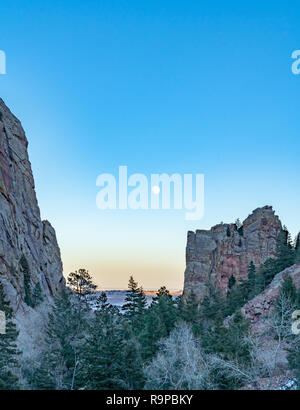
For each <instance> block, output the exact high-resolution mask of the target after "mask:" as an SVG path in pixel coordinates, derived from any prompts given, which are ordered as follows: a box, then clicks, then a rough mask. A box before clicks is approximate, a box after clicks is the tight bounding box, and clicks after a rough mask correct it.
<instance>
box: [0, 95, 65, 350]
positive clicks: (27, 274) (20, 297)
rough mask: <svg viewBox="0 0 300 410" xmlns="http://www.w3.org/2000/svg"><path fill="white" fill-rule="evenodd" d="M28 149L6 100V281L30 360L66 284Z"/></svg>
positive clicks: (2, 256)
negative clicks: (37, 297)
mask: <svg viewBox="0 0 300 410" xmlns="http://www.w3.org/2000/svg"><path fill="white" fill-rule="evenodd" d="M27 146H28V142H27V139H26V136H25V133H24V130H23V128H22V126H21V123H20V121H19V120H18V119H17V118H16V117H15V116H14V115H13V114H12V113H11V112H10V110H9V109H8V108H7V107H6V105H5V104H4V102H3V101H2V100H1V99H0V281H1V282H2V284H3V286H4V289H5V292H6V295H7V297H8V299H9V300H10V303H11V306H12V308H13V310H14V312H15V316H16V322H17V326H18V328H19V330H20V335H19V345H20V347H21V348H22V350H23V352H24V354H25V355H26V354H27V355H30V354H32V352H33V351H34V350H35V349H36V348H37V346H38V344H39V343H40V338H41V336H40V335H39V332H40V331H41V329H42V326H43V323H44V319H45V317H46V314H47V312H48V311H49V307H50V305H51V303H52V301H53V297H54V296H55V295H56V294H57V292H58V291H59V290H61V289H62V288H63V287H64V286H65V281H64V278H63V275H62V262H61V257H60V250H59V247H58V244H57V241H56V235H55V231H54V229H53V228H52V226H51V225H50V223H49V222H47V221H42V220H41V217H40V210H39V207H38V202H37V198H36V194H35V189H34V180H33V176H32V171H31V165H30V162H29V159H28V153H27ZM26 262H27V263H28V266H27V267H26V266H24V265H26ZM38 284H39V285H38ZM38 287H40V290H41V292H40V293H41V295H42V297H43V302H42V303H40V304H39V305H38V306H35V307H32V306H29V305H30V303H29V305H28V303H26V302H25V300H26V296H27V302H28V299H30V298H31V297H33V293H34V290H35V289H38Z"/></svg>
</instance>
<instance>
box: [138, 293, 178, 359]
mask: <svg viewBox="0 0 300 410" xmlns="http://www.w3.org/2000/svg"><path fill="white" fill-rule="evenodd" d="M176 320H177V308H176V304H175V302H174V300H173V298H172V296H171V295H170V293H169V291H168V290H167V289H166V287H165V286H163V287H161V288H160V289H159V290H158V292H157V293H156V296H155V297H154V298H153V300H152V304H151V306H150V307H149V308H148V309H147V311H146V313H145V320H144V330H143V331H142V333H141V336H140V338H139V340H140V342H141V346H142V355H143V358H144V359H146V360H148V359H149V358H151V357H152V356H153V355H154V354H155V353H156V351H157V348H158V342H159V340H160V339H162V338H164V337H167V336H169V334H170V332H171V331H172V330H173V328H174V326H175V322H176Z"/></svg>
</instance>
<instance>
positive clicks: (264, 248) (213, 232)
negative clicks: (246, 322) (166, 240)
mask: <svg viewBox="0 0 300 410" xmlns="http://www.w3.org/2000/svg"><path fill="white" fill-rule="evenodd" d="M281 230H282V225H281V222H280V220H279V218H278V216H276V215H275V212H274V211H273V209H272V207H270V206H265V207H263V208H258V209H256V210H255V211H254V212H253V213H252V214H251V215H250V216H248V218H247V219H246V220H245V221H244V222H243V224H242V226H241V227H237V225H236V224H219V225H216V226H214V227H213V228H211V229H210V230H209V231H206V230H197V231H196V232H188V239H187V247H186V271H185V280H184V294H185V295H187V294H188V293H189V292H191V291H192V290H193V291H194V293H195V295H196V297H197V299H198V300H199V301H200V300H201V299H202V298H203V296H204V295H205V290H206V283H207V281H208V280H210V281H212V283H213V284H215V285H216V286H218V287H220V289H221V290H222V291H223V292H224V293H225V292H226V290H227V286H228V280H229V278H230V276H231V275H234V276H235V278H236V279H237V280H240V279H246V278H247V275H248V267H249V264H250V262H251V261H253V263H254V264H255V266H256V267H257V268H258V267H259V266H260V265H261V264H262V263H263V262H265V261H266V260H267V259H268V258H272V257H276V242H277V238H278V235H279V233H280V232H281Z"/></svg>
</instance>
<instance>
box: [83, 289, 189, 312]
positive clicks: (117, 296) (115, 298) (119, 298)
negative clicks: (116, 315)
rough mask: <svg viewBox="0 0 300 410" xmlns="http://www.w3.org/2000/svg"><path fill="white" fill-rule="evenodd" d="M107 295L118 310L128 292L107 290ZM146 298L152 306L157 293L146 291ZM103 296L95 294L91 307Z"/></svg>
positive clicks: (173, 292) (177, 293)
mask: <svg viewBox="0 0 300 410" xmlns="http://www.w3.org/2000/svg"><path fill="white" fill-rule="evenodd" d="M104 292H105V293H106V295H107V298H108V302H109V303H110V304H112V305H113V306H116V307H118V308H121V307H122V306H123V304H124V302H125V297H126V292H127V291H126V290H105V291H104ZM144 292H145V295H146V298H147V304H148V305H150V304H151V302H152V299H153V297H154V296H155V295H156V291H151V290H148V291H147V290H146V291H144ZM100 294H101V291H100V292H95V293H93V295H91V297H90V302H91V306H92V307H93V306H94V304H95V303H94V302H95V300H96V298H97V297H98V296H99V295H100ZM170 294H171V295H172V296H173V297H177V296H180V295H181V294H182V291H180V290H176V291H170Z"/></svg>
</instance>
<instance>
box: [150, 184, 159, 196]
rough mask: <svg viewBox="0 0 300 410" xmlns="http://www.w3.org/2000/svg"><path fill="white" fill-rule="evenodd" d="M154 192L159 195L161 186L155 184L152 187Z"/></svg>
mask: <svg viewBox="0 0 300 410" xmlns="http://www.w3.org/2000/svg"><path fill="white" fill-rule="evenodd" d="M152 192H153V194H154V195H158V194H159V193H160V187H159V186H158V185H154V186H153V187H152Z"/></svg>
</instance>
